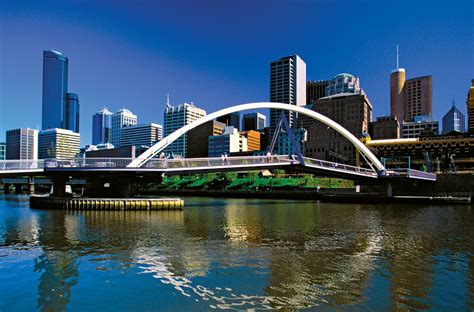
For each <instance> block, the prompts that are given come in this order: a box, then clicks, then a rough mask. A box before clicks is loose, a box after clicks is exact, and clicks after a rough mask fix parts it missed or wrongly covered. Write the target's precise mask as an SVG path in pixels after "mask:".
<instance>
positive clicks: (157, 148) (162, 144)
mask: <svg viewBox="0 0 474 312" xmlns="http://www.w3.org/2000/svg"><path fill="white" fill-rule="evenodd" d="M264 108H273V109H280V110H287V111H292V112H297V113H299V114H302V115H306V116H309V117H311V118H314V119H315V120H317V121H320V122H322V123H323V124H325V125H327V126H328V127H331V128H332V129H334V130H335V131H337V132H339V133H340V134H341V135H343V136H344V137H345V138H346V139H348V140H349V141H350V142H351V143H352V144H353V145H354V146H355V147H356V149H357V150H358V151H359V152H360V153H361V154H362V155H363V156H364V157H365V158H366V160H367V161H368V162H369V165H371V166H373V167H374V169H375V170H377V171H385V167H384V166H383V165H382V163H381V162H380V161H379V160H378V159H377V157H375V155H374V154H372V152H371V151H370V150H369V149H368V148H367V147H366V146H365V145H364V144H363V143H362V142H361V141H360V140H359V139H358V138H356V137H355V136H353V135H352V134H351V133H350V132H349V131H347V130H346V129H345V128H344V127H342V126H341V125H339V124H338V123H336V122H335V121H333V120H331V119H330V118H328V117H326V116H324V115H321V114H319V113H317V112H315V111H312V110H310V109H307V108H304V107H301V106H296V105H290V104H285V103H273V102H257V103H248V104H240V105H236V106H232V107H228V108H224V109H221V110H219V111H217V112H214V113H211V114H209V115H206V116H204V117H202V118H200V119H198V120H196V121H194V122H192V123H190V124H188V125H186V126H184V127H182V128H181V129H178V130H176V131H175V132H173V133H171V134H170V135H168V136H167V137H165V138H163V140H161V141H159V142H158V143H156V144H155V145H153V146H152V147H150V148H149V149H148V150H147V151H145V152H144V153H143V154H141V155H140V156H139V157H137V158H136V159H135V160H134V161H132V162H131V163H130V164H129V165H128V166H127V167H131V168H138V167H141V166H142V165H143V164H144V163H145V162H146V161H147V160H148V159H150V158H152V157H153V156H155V155H156V154H158V153H160V152H161V151H162V150H163V149H165V148H166V147H167V146H168V145H170V144H171V143H173V142H174V141H175V140H177V139H178V138H179V137H180V136H181V135H183V134H185V133H186V132H188V131H189V130H192V129H194V128H196V127H198V126H200V125H202V124H204V123H206V122H208V121H211V120H214V119H216V118H218V117H221V116H224V115H227V114H231V113H235V112H240V111H245V110H255V109H264Z"/></svg>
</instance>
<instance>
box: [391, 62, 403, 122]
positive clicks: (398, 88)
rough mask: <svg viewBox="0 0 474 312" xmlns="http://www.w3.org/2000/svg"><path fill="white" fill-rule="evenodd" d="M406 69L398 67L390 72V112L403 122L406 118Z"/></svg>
mask: <svg viewBox="0 0 474 312" xmlns="http://www.w3.org/2000/svg"><path fill="white" fill-rule="evenodd" d="M404 85H405V69H404V68H397V69H395V70H392V73H391V74H390V114H391V115H392V116H396V117H397V119H398V122H399V123H400V124H401V123H402V121H403V120H404V119H405V93H404V90H403V86H404Z"/></svg>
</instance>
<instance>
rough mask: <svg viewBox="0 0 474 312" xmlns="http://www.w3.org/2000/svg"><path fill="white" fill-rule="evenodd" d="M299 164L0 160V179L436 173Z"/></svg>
mask: <svg viewBox="0 0 474 312" xmlns="http://www.w3.org/2000/svg"><path fill="white" fill-rule="evenodd" d="M302 159H303V162H301V160H300V158H299V157H298V156H296V155H291V156H285V155H270V156H245V157H227V158H221V157H210V158H187V159H186V158H183V159H159V158H150V159H148V160H147V161H146V162H145V163H143V164H142V165H141V166H140V167H138V168H137V167H130V164H131V163H133V161H134V160H135V159H133V158H75V159H67V160H64V159H46V160H27V161H25V160H4V161H0V177H11V176H50V175H53V174H58V173H62V174H70V175H73V176H77V177H80V176H93V175H96V174H101V173H103V174H104V173H105V174H114V173H122V174H123V173H129V174H134V175H140V174H157V175H162V174H166V175H176V174H195V173H211V172H227V171H252V170H265V169H284V170H291V171H298V172H305V173H312V174H316V175H321V176H330V177H339V178H343V179H348V180H361V179H370V180H373V179H379V178H382V179H391V178H393V179H399V178H408V179H417V180H428V181H436V174H433V173H427V172H422V171H418V170H413V169H402V170H387V171H384V172H377V171H375V170H373V169H371V168H363V167H356V166H350V165H346V164H340V163H335V162H330V161H324V160H319V159H313V158H308V157H303V158H302Z"/></svg>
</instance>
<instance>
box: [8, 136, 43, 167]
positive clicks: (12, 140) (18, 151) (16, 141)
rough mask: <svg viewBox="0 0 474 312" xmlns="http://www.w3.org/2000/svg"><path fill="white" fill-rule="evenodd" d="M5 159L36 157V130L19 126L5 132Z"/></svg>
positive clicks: (31, 158) (29, 158)
mask: <svg viewBox="0 0 474 312" xmlns="http://www.w3.org/2000/svg"><path fill="white" fill-rule="evenodd" d="M5 148H6V154H5V159H8V160H9V159H18V160H33V159H38V130H36V129H30V128H20V129H13V130H8V131H7V133H6V147H5Z"/></svg>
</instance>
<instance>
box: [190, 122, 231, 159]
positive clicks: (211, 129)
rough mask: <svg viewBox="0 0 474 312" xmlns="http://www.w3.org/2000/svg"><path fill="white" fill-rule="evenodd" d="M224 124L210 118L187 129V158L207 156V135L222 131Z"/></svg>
mask: <svg viewBox="0 0 474 312" xmlns="http://www.w3.org/2000/svg"><path fill="white" fill-rule="evenodd" d="M225 127H226V125H225V124H224V123H222V122H219V121H217V120H211V121H208V122H206V123H205V124H202V125H200V126H199V127H196V128H194V129H192V130H190V131H188V133H187V136H188V153H187V157H188V158H201V157H209V137H210V136H218V135H221V134H223V133H224V128H225Z"/></svg>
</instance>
